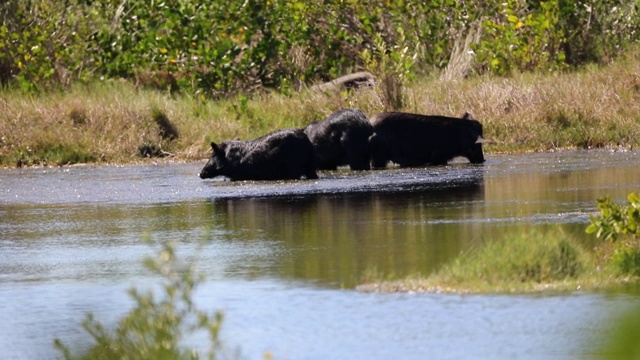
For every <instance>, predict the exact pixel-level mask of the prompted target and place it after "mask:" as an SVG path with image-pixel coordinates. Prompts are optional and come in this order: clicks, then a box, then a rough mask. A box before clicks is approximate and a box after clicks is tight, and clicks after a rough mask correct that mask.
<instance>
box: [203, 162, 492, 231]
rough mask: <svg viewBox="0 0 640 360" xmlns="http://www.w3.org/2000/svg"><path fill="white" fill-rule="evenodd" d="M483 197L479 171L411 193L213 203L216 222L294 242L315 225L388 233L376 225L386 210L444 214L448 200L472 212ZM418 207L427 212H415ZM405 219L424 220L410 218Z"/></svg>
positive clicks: (419, 186) (415, 188) (398, 213)
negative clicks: (443, 205)
mask: <svg viewBox="0 0 640 360" xmlns="http://www.w3.org/2000/svg"><path fill="white" fill-rule="evenodd" d="M483 199H484V185H483V180H482V174H481V173H474V174H472V175H471V177H470V178H469V179H465V180H462V181H459V182H457V183H455V184H447V185H443V184H429V186H424V185H422V184H413V185H411V186H408V187H407V189H406V191H403V190H402V189H401V190H396V191H377V192H376V191H374V192H353V193H341V194H339V195H338V196H336V195H331V194H311V195H306V196H291V197H286V196H278V197H264V198H230V199H217V200H214V202H213V204H214V209H215V212H216V216H214V217H213V218H215V219H216V222H221V223H219V225H222V226H223V227H225V228H227V229H229V230H243V229H246V228H247V227H249V228H255V229H259V230H260V231H265V232H266V233H267V234H269V235H271V236H275V237H276V238H279V239H283V240H284V238H291V240H292V241H298V240H301V239H302V238H305V237H309V236H315V235H318V234H315V235H314V233H313V231H311V229H315V230H316V231H320V232H327V231H329V232H331V231H333V230H338V228H342V227H344V226H346V227H347V229H348V232H349V233H351V234H353V238H354V239H355V238H362V237H363V236H364V237H366V236H369V235H371V236H377V235H380V236H383V234H385V231H382V230H381V231H379V232H378V231H377V230H375V229H376V228H378V227H386V226H388V224H387V223H385V222H378V221H376V218H377V217H378V216H382V215H383V214H385V213H387V214H394V215H393V216H394V217H398V216H400V217H402V216H403V215H401V214H405V215H406V216H409V217H415V216H418V217H424V216H430V215H429V214H431V215H434V214H435V215H438V216H436V217H437V218H440V216H439V214H440V211H441V206H442V204H444V203H452V204H456V205H455V206H456V207H457V208H459V211H461V212H467V211H472V209H473V207H474V204H478V201H480V200H483ZM419 204H420V205H424V206H419ZM435 204H438V205H435ZM461 204H464V206H460V205H461ZM430 205H433V206H430ZM416 208H421V209H424V210H423V211H422V212H416V211H415V209H416ZM429 209H433V210H429ZM432 212H433V213H432ZM406 220H424V219H421V218H420V219H409V218H407V219H406ZM372 232H373V233H372ZM365 234H369V235H365ZM374 234H377V235H374ZM309 240H311V239H309ZM324 240H326V238H325V237H324V236H318V238H317V239H313V240H312V241H313V242H315V241H318V242H322V241H324Z"/></svg>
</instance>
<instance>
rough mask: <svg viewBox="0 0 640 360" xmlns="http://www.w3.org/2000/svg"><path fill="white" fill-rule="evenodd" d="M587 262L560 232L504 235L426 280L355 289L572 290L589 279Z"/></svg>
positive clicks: (580, 249)
mask: <svg viewBox="0 0 640 360" xmlns="http://www.w3.org/2000/svg"><path fill="white" fill-rule="evenodd" d="M592 263H593V261H592V257H591V256H590V254H589V253H588V252H587V251H586V250H585V249H583V247H582V246H581V245H580V244H579V243H578V242H577V241H576V240H575V239H573V238H571V237H570V236H568V235H566V234H565V233H564V232H562V231H561V230H560V229H552V230H548V231H544V232H543V231H540V230H528V231H524V232H520V233H516V232H514V233H509V234H507V235H506V236H505V237H504V238H503V239H495V240H491V241H488V242H486V243H485V244H483V245H482V246H481V247H479V248H476V249H473V250H472V251H470V252H468V253H465V254H461V255H460V256H458V257H457V258H456V259H455V260H454V261H453V262H452V263H449V264H447V265H445V266H444V267H443V268H441V269H440V270H439V271H437V272H436V273H434V274H433V275H431V276H429V277H427V278H408V279H405V280H401V281H392V282H383V283H379V284H373V285H363V286H361V287H360V289H361V290H364V291H418V292H459V293H487V292H500V293H505V292H506V293H509V292H527V291H540V290H544V289H559V290H562V289H571V288H575V287H577V286H578V285H579V280H580V279H581V278H582V277H583V276H584V275H586V274H587V273H589V271H590V269H592V268H593V266H592Z"/></svg>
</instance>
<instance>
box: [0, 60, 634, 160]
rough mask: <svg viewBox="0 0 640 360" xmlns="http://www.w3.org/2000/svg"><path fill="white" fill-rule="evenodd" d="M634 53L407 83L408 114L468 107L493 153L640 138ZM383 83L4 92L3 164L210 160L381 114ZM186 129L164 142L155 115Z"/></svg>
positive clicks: (0, 110) (0, 98)
mask: <svg viewBox="0 0 640 360" xmlns="http://www.w3.org/2000/svg"><path fill="white" fill-rule="evenodd" d="M637 53H638V52H634V53H631V54H629V56H627V57H625V58H622V59H619V60H618V61H617V62H615V63H613V64H611V65H609V66H606V67H591V68H587V69H584V70H582V71H579V72H572V73H552V74H521V75H518V76H514V77H510V78H483V77H481V78H471V79H467V80H460V81H445V80H440V79H435V78H428V79H421V80H419V81H415V82H413V83H412V84H409V85H407V88H406V89H405V90H404V93H405V94H406V100H405V108H404V109H403V110H405V111H410V112H417V113H424V114H441V115H448V116H461V115H462V114H463V113H464V112H465V111H467V112H469V113H471V114H472V115H473V116H474V117H475V118H476V119H478V120H480V121H481V122H482V123H483V124H484V131H485V137H486V138H487V139H489V140H491V142H490V143H488V144H487V146H486V151H487V152H488V153H491V152H522V151H547V150H554V149H565V148H593V147H613V148H617V147H622V148H625V149H637V148H638V146H639V145H640V144H639V142H640V60H637V59H636V58H637V56H636V55H637ZM383 90H384V89H381V88H373V89H365V90H361V91H358V92H356V93H347V92H344V93H340V94H322V93H316V92H311V91H303V92H301V93H296V94H293V95H288V96H287V95H282V94H273V93H266V94H261V95H255V96H252V97H245V96H242V95H241V96H237V97H235V98H232V99H227V100H221V101H207V100H202V99H198V98H194V97H190V96H186V95H177V96H171V95H169V94H166V93H161V92H155V91H151V90H137V89H135V88H134V87H133V86H130V85H128V84H125V83H122V82H111V83H101V84H97V85H91V86H77V87H74V88H73V89H71V90H69V91H66V92H61V93H53V94H46V95H37V96H29V95H24V94H21V93H19V92H16V91H11V90H2V91H1V92H0V165H3V166H9V167H13V166H16V165H19V164H24V165H35V164H67V163H76V162H112V163H128V162H137V161H143V158H142V157H141V156H140V150H139V149H140V147H141V146H143V145H150V146H155V147H157V148H159V149H162V151H164V152H166V153H169V154H171V156H170V157H169V159H173V160H180V161H182V160H185V161H187V160H196V159H205V158H206V157H208V156H209V143H210V142H211V141H224V140H226V139H231V138H235V137H239V138H241V139H249V138H255V137H257V136H261V135H263V134H265V133H267V132H269V131H272V130H275V129H278V128H283V127H302V126H305V125H306V124H308V123H310V122H312V121H315V120H320V119H322V118H324V117H326V116H327V115H329V114H330V113H331V112H333V111H335V110H338V109H340V108H343V107H357V108H360V109H362V110H363V111H364V112H365V113H367V114H369V115H373V114H375V113H377V112H380V111H383V110H384V101H383V97H384V95H383V94H384V91H383ZM158 113H159V114H162V115H164V116H165V117H166V118H167V119H168V120H169V121H170V123H171V124H172V125H173V126H175V127H176V128H177V130H178V132H179V137H178V138H177V139H173V140H171V139H162V136H161V129H160V128H159V127H158V124H157V123H156V122H155V121H154V117H155V116H157V115H158Z"/></svg>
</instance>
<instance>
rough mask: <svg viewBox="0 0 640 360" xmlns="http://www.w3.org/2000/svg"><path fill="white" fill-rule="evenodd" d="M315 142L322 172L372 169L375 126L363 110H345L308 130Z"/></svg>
mask: <svg viewBox="0 0 640 360" xmlns="http://www.w3.org/2000/svg"><path fill="white" fill-rule="evenodd" d="M304 132H305V134H307V136H308V137H309V140H311V143H312V144H313V146H314V148H315V151H316V158H317V162H318V168H319V169H321V170H335V169H337V167H338V166H342V165H349V167H350V168H351V170H369V169H370V168H371V165H370V158H371V156H370V151H369V137H370V136H371V135H372V134H373V126H371V123H370V122H369V120H368V119H367V116H366V115H365V114H364V113H363V112H362V110H359V109H341V110H338V111H336V112H334V113H333V114H331V115H329V116H328V117H327V118H326V119H324V120H322V121H316V122H313V123H311V124H309V125H308V126H307V127H305V128H304Z"/></svg>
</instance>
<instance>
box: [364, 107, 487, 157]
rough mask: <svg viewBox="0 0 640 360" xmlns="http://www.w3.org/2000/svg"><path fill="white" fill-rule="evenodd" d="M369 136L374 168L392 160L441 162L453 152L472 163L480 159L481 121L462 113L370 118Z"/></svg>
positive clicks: (451, 155) (399, 114) (407, 114)
mask: <svg viewBox="0 0 640 360" xmlns="http://www.w3.org/2000/svg"><path fill="white" fill-rule="evenodd" d="M371 124H372V125H373V131H374V134H373V135H372V136H371V137H370V138H369V142H370V145H371V164H372V166H373V167H374V168H383V167H385V166H387V162H388V161H393V162H394V163H396V164H398V165H400V166H421V165H444V164H446V163H447V162H448V161H449V160H451V159H453V158H454V157H456V156H463V157H466V158H467V159H469V161H470V162H471V163H472V164H480V163H483V162H484V155H483V153H482V142H483V141H484V139H483V138H482V125H481V124H480V123H479V122H478V121H476V120H474V119H473V118H472V117H471V115H469V114H468V113H465V114H464V116H463V117H462V118H452V117H446V116H430V115H419V114H410V113H401V112H385V113H380V114H377V115H376V116H374V117H373V118H371Z"/></svg>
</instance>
